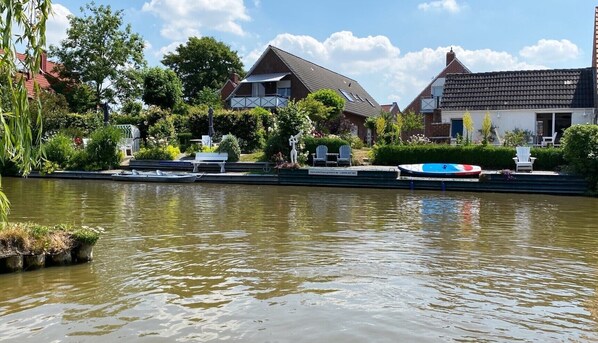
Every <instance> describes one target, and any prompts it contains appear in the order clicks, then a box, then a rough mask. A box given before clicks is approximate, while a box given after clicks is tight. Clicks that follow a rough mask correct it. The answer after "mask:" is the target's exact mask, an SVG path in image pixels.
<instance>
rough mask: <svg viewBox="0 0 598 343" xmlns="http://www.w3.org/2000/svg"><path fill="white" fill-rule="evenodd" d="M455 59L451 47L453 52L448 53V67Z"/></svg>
mask: <svg viewBox="0 0 598 343" xmlns="http://www.w3.org/2000/svg"><path fill="white" fill-rule="evenodd" d="M454 59H455V53H454V52H453V47H451V51H449V52H447V53H446V65H447V66H448V65H449V64H451V62H452V61H453V60H454Z"/></svg>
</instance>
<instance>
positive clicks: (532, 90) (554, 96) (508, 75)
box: [441, 68, 596, 144]
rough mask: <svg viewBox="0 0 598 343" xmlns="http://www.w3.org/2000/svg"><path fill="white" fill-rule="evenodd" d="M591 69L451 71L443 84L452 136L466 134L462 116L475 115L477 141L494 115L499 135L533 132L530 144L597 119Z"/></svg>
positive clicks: (444, 117) (446, 118) (443, 114)
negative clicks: (516, 130) (486, 119)
mask: <svg viewBox="0 0 598 343" xmlns="http://www.w3.org/2000/svg"><path fill="white" fill-rule="evenodd" d="M593 78H594V72H593V69H592V68H581V69H551V70H524V71H502V72H489V73H471V74H449V75H447V76H446V80H445V83H444V89H443V96H442V104H441V121H442V122H445V123H450V124H451V137H456V135H457V134H460V135H464V134H465V129H464V127H463V115H464V113H465V112H469V113H470V114H471V118H472V120H473V124H474V130H473V134H472V139H473V140H474V141H476V140H478V141H479V140H481V137H480V133H479V131H478V130H479V129H480V128H481V127H482V121H483V119H484V116H485V115H486V113H489V114H490V118H491V119H492V124H493V126H495V127H496V129H497V130H496V131H497V132H498V135H499V136H504V134H505V132H507V131H512V130H514V129H521V130H527V131H529V132H531V133H532V136H533V138H532V140H531V141H530V142H529V143H530V144H540V143H541V142H542V138H543V137H551V136H553V133H555V132H556V143H557V144H558V143H559V141H560V138H561V136H562V134H563V130H564V129H566V128H568V127H570V126H571V125H575V124H586V123H595V122H596V111H595V106H594V93H595V91H594V89H595V88H594V80H593Z"/></svg>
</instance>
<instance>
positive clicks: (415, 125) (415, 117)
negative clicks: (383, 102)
mask: <svg viewBox="0 0 598 343" xmlns="http://www.w3.org/2000/svg"><path fill="white" fill-rule="evenodd" d="M399 117H401V119H402V121H403V125H402V130H404V131H407V132H411V131H414V130H421V129H423V128H424V117H423V116H422V115H421V114H417V113H415V112H413V111H408V112H405V113H403V114H399V115H397V120H398V119H399Z"/></svg>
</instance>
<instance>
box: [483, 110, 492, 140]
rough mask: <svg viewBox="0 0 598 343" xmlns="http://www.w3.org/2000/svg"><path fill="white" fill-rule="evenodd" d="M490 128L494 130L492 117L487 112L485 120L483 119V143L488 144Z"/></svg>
mask: <svg viewBox="0 0 598 343" xmlns="http://www.w3.org/2000/svg"><path fill="white" fill-rule="evenodd" d="M490 130H492V120H491V119H490V113H489V112H486V114H485V115H484V121H482V145H488V140H489V139H490Z"/></svg>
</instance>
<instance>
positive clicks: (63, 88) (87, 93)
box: [52, 79, 100, 113]
mask: <svg viewBox="0 0 598 343" xmlns="http://www.w3.org/2000/svg"><path fill="white" fill-rule="evenodd" d="M52 89H53V90H54V91H55V92H56V93H58V94H61V95H63V96H64V97H65V99H66V101H67V103H68V106H69V110H70V112H73V113H85V112H88V111H92V110H95V109H96V105H97V104H98V103H99V102H100V101H99V99H98V98H97V97H96V95H95V92H94V91H93V89H91V87H89V86H88V85H87V84H84V83H77V82H75V81H74V80H70V79H66V80H59V81H56V82H55V83H53V84H52Z"/></svg>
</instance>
